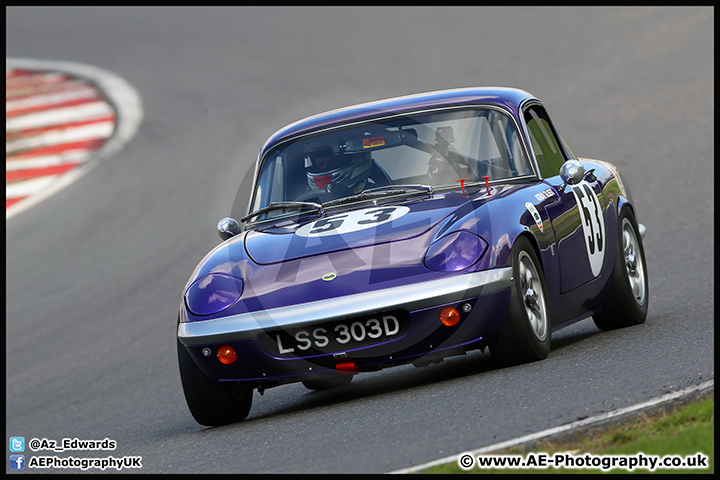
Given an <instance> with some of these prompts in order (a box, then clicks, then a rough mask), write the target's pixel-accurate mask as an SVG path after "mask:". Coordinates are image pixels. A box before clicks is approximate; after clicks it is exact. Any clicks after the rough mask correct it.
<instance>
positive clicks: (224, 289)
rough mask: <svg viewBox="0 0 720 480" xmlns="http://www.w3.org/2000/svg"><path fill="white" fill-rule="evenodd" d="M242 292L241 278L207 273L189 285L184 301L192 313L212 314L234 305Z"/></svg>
mask: <svg viewBox="0 0 720 480" xmlns="http://www.w3.org/2000/svg"><path fill="white" fill-rule="evenodd" d="M242 292H243V281H242V279H240V278H237V277H233V276H231V275H226V274H222V273H209V274H207V275H203V276H202V277H200V278H198V279H197V280H195V281H194V282H193V284H192V285H190V288H188V289H187V291H186V292H185V303H186V305H187V307H188V309H189V310H190V312H192V313H193V314H194V315H212V314H213V313H218V312H221V311H223V310H225V309H226V308H229V307H231V306H232V305H234V304H235V302H237V301H238V300H239V299H240V295H242Z"/></svg>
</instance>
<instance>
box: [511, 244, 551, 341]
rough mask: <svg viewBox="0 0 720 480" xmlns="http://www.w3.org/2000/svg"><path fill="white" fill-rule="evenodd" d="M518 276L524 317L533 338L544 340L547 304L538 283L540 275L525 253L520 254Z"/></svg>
mask: <svg viewBox="0 0 720 480" xmlns="http://www.w3.org/2000/svg"><path fill="white" fill-rule="evenodd" d="M518 274H519V275H518V276H519V277H520V278H519V280H520V294H521V295H522V302H523V308H524V309H525V315H526V316H527V318H528V321H529V322H530V327H531V328H532V330H533V333H535V336H536V337H537V338H538V339H539V340H545V337H547V331H548V322H547V307H546V303H547V302H546V300H545V294H544V292H543V288H542V283H541V282H540V274H539V273H538V271H537V269H536V268H535V264H534V263H533V261H532V258H530V255H528V253H527V252H524V251H523V252H520V255H519V257H518Z"/></svg>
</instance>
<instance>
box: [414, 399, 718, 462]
mask: <svg viewBox="0 0 720 480" xmlns="http://www.w3.org/2000/svg"><path fill="white" fill-rule="evenodd" d="M714 431H715V394H714V393H713V394H711V395H709V396H707V397H705V398H702V399H700V400H696V401H693V402H691V403H688V404H686V405H683V406H680V407H676V408H673V409H672V410H670V411H664V412H661V413H657V414H654V415H650V416H647V415H644V414H641V415H639V416H637V417H634V418H633V419H632V420H629V421H627V422H625V423H623V424H620V425H614V426H612V427H608V428H606V429H601V430H599V431H598V429H593V430H589V432H590V433H587V434H583V435H582V436H581V437H579V436H576V437H577V438H574V439H571V440H566V441H559V442H550V441H543V442H539V443H536V444H534V445H533V446H532V447H531V448H530V449H529V450H528V449H526V448H523V447H514V448H511V449H507V450H503V451H498V452H493V455H520V456H522V458H523V460H526V461H527V460H528V459H529V458H530V457H529V455H532V454H533V453H541V452H542V453H545V454H548V455H553V454H555V453H562V452H572V453H573V454H574V455H575V456H576V457H580V456H584V455H585V454H591V455H597V456H602V457H603V458H604V459H605V461H609V458H608V457H605V456H608V455H636V454H639V453H640V452H642V453H643V454H644V455H655V456H658V457H664V456H667V455H673V456H679V457H690V456H694V455H695V454H697V453H702V454H704V455H706V456H707V457H708V460H707V463H708V468H702V469H689V468H686V469H660V468H657V469H655V470H654V471H652V472H651V470H649V469H647V468H636V469H634V470H633V471H632V473H641V474H647V473H673V474H684V473H691V474H693V473H694V474H697V473H702V474H710V473H714V472H715V466H714V464H715V462H714V460H715V459H714V449H715V436H714ZM536 458H539V457H537V456H536ZM421 473H474V474H478V473H507V474H521V473H539V474H547V473H575V474H578V473H579V474H589V473H623V474H626V473H629V472H628V470H626V469H623V468H615V469H612V470H609V472H603V471H602V470H601V469H593V468H579V469H565V468H557V469H556V468H554V467H549V468H538V469H515V468H512V469H511V468H507V469H497V468H492V469H491V468H482V469H481V468H478V467H477V466H473V467H472V468H470V469H469V470H463V469H462V468H460V466H459V465H458V464H457V462H452V463H448V464H444V465H438V466H435V467H432V468H429V469H427V470H425V471H423V472H421Z"/></svg>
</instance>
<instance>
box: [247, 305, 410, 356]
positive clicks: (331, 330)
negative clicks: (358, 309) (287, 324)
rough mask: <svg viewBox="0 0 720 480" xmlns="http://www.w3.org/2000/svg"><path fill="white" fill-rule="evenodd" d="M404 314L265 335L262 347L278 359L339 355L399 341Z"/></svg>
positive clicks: (378, 315) (404, 320)
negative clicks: (386, 342)
mask: <svg viewBox="0 0 720 480" xmlns="http://www.w3.org/2000/svg"><path fill="white" fill-rule="evenodd" d="M406 316H407V314H404V312H390V313H381V314H377V315H374V316H371V317H363V318H357V319H351V320H344V321H340V322H331V323H325V324H320V325H312V326H308V327H304V328H298V329H287V330H283V331H275V332H268V334H267V335H263V336H262V337H263V338H261V339H260V340H261V344H262V346H263V347H264V348H265V349H266V350H268V351H270V352H272V353H273V354H274V355H280V356H300V357H303V356H310V355H319V354H322V353H334V352H342V351H345V350H352V349H355V348H359V347H363V346H368V345H373V344H376V343H382V342H385V341H388V340H392V339H395V338H400V337H401V336H402V335H404V334H405V332H407V329H408V327H407V323H408V322H407V320H406Z"/></svg>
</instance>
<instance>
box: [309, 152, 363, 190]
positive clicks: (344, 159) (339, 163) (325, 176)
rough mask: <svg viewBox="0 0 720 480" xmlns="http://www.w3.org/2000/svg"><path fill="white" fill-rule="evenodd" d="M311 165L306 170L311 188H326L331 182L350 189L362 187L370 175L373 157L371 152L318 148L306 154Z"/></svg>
mask: <svg viewBox="0 0 720 480" xmlns="http://www.w3.org/2000/svg"><path fill="white" fill-rule="evenodd" d="M306 159H307V161H308V163H309V165H310V166H308V167H307V168H306V169H305V171H306V174H307V182H308V185H309V186H310V188H311V189H313V190H315V189H324V188H326V187H327V186H328V185H329V184H330V183H332V184H333V185H342V186H343V187H346V188H349V189H350V190H353V191H354V190H358V189H362V188H363V187H364V185H365V183H364V181H365V180H366V179H367V178H368V177H369V176H370V169H371V168H372V157H371V156H370V153H369V152H361V153H354V154H343V153H334V152H333V151H332V150H331V149H330V148H316V149H313V150H311V151H309V152H307V154H306Z"/></svg>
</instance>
